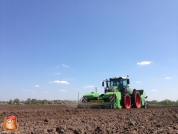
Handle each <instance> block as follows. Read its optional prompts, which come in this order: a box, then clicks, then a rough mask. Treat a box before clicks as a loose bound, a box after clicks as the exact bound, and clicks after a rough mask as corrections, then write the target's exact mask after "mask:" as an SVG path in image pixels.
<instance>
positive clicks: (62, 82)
mask: <svg viewBox="0 0 178 134" xmlns="http://www.w3.org/2000/svg"><path fill="white" fill-rule="evenodd" d="M50 83H55V84H69V82H68V81H59V80H55V81H50Z"/></svg>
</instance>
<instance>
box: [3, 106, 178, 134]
mask: <svg viewBox="0 0 178 134" xmlns="http://www.w3.org/2000/svg"><path fill="white" fill-rule="evenodd" d="M11 115H15V116H17V122H18V123H19V128H18V130H19V133H20V134H48V133H49V134H85V133H86V134H90V133H91V134H107V133H114V134H117V133H118V134H121V133H128V134H143V133H146V134H149V133H154V134H159V133H165V134H168V133H170V134H178V107H150V108H147V109H143V108H141V109H136V108H131V109H77V108H76V107H75V106H64V105H63V106H59V105H55V106H54V105H53V106H0V123H3V121H4V117H7V116H11ZM2 131H3V128H2V127H1V129H0V133H2ZM10 133H14V132H13V131H10V132H9V134H10Z"/></svg>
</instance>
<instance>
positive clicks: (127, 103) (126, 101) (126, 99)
mask: <svg viewBox="0 0 178 134" xmlns="http://www.w3.org/2000/svg"><path fill="white" fill-rule="evenodd" d="M121 106H122V107H123V108H127V109H129V108H131V97H130V95H129V94H128V93H123V94H122V99H121Z"/></svg>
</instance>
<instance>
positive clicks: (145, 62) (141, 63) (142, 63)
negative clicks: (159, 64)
mask: <svg viewBox="0 0 178 134" xmlns="http://www.w3.org/2000/svg"><path fill="white" fill-rule="evenodd" d="M151 63H152V61H142V62H137V65H141V66H143V65H149V64H151Z"/></svg>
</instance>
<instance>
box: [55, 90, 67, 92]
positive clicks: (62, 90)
mask: <svg viewBox="0 0 178 134" xmlns="http://www.w3.org/2000/svg"><path fill="white" fill-rule="evenodd" d="M56 91H59V92H66V90H56Z"/></svg>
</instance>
